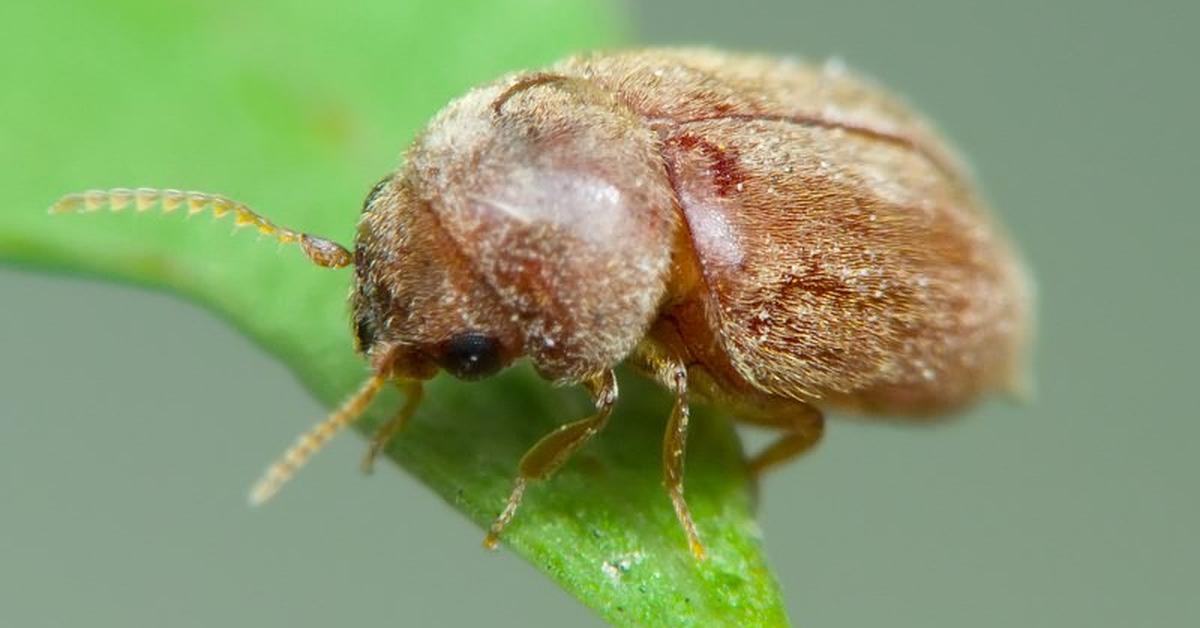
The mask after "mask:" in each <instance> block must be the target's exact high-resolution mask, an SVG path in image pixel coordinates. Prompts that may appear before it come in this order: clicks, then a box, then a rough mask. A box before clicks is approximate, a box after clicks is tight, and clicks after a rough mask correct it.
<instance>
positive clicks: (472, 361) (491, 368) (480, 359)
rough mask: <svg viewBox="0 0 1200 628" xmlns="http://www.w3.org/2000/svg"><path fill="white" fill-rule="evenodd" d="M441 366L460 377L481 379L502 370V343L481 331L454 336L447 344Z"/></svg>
mask: <svg viewBox="0 0 1200 628" xmlns="http://www.w3.org/2000/svg"><path fill="white" fill-rule="evenodd" d="M441 366H442V368H443V369H446V372H448V373H450V374H451V375H453V376H455V377H457V378H459V379H480V378H483V377H487V376H488V375H492V374H494V373H495V372H496V371H499V370H500V343H499V341H497V340H496V339H495V338H493V337H491V336H488V335H487V334H482V333H480V332H475V331H471V332H466V333H462V334H458V335H456V336H453V337H451V338H450V340H448V341H447V342H446V344H445V348H444V351H443V353H442V360H441Z"/></svg>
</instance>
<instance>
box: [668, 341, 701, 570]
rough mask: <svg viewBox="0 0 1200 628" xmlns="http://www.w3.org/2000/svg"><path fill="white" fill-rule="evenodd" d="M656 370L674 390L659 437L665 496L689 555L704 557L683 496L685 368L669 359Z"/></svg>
mask: <svg viewBox="0 0 1200 628" xmlns="http://www.w3.org/2000/svg"><path fill="white" fill-rule="evenodd" d="M658 371H659V377H660V379H663V380H664V381H663V383H664V384H666V385H667V387H668V388H669V389H670V390H671V392H673V393H674V394H675V405H674V407H672V408H671V418H670V419H669V420H668V421H667V431H666V435H665V436H664V437H663V485H664V486H665V487H666V489H667V496H668V497H670V498H671V506H672V507H674V508H675V518H676V519H678V520H679V525H680V526H682V527H683V533H684V535H686V536H687V541H688V547H690V548H691V550H692V555H693V556H695V557H696V558H697V559H699V560H704V556H705V551H704V544H703V543H701V542H700V534H699V533H698V532H696V522H695V521H693V520H692V512H691V510H689V509H688V505H687V500H685V499H684V498H683V466H684V465H683V461H684V458H685V453H686V452H687V430H688V418H689V417H690V412H689V408H688V399H687V389H688V384H687V369H686V368H685V367H684V366H683V364H681V363H671V364H668V365H665V368H659V369H658Z"/></svg>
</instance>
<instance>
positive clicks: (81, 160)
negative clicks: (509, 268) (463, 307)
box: [0, 0, 786, 625]
mask: <svg viewBox="0 0 1200 628" xmlns="http://www.w3.org/2000/svg"><path fill="white" fill-rule="evenodd" d="M447 4H448V3H441V2H432V1H430V2H394V1H384V0H379V1H372V2H355V3H328V4H316V3H291V2H284V1H282V0H280V1H277V2H257V3H240V2H228V3H226V2H210V1H200V0H197V1H193V2H178V3H161V2H157V1H133V0H124V1H117V2H106V3H93V2H91V1H90V0H71V1H64V2H54V3H5V6H4V7H3V8H2V9H0V11H2V12H3V14H2V15H0V21H2V22H3V23H4V24H6V27H7V29H8V31H9V33H11V34H10V35H8V36H6V37H5V38H4V39H3V40H0V70H2V73H0V75H2V76H4V77H5V78H6V80H5V83H6V89H4V90H3V91H2V92H0V110H3V111H4V112H5V115H4V119H3V120H0V146H3V151H2V153H0V182H2V185H0V189H3V190H4V191H5V193H6V194H7V199H6V200H7V203H6V208H5V209H4V210H3V211H2V212H0V260H4V261H6V262H8V263H14V264H18V265H21V266H25V267H28V268H40V269H54V270H60V271H70V272H81V273H87V274H91V275H96V276H103V277H108V278H112V279H118V280H124V281H132V282H137V283H141V284H145V285H148V286H153V287H158V288H162V289H166V290H169V291H171V292H173V293H176V294H179V295H181V296H184V297H186V298H188V299H191V300H193V301H195V302H196V303H198V304H200V305H202V306H204V307H206V308H208V309H210V310H212V311H214V312H216V313H218V314H219V315H221V316H223V317H225V318H226V319H228V320H229V321H230V322H231V323H233V324H234V325H236V326H237V327H238V328H239V329H241V330H242V331H244V332H245V333H247V334H249V335H250V336H251V337H253V338H254V339H256V340H257V341H258V342H259V343H260V344H261V345H262V346H263V347H264V348H266V349H267V350H268V351H270V352H272V353H273V354H275V355H276V356H278V357H279V358H280V359H281V360H283V361H284V362H286V363H287V364H288V365H289V366H290V367H291V368H292V369H293V370H294V371H295V373H296V374H297V375H298V376H299V378H300V379H301V380H302V381H303V383H304V384H305V385H306V386H307V387H308V388H309V389H310V390H311V391H312V392H313V394H314V395H316V396H317V397H318V398H319V399H321V400H322V401H323V402H325V403H326V404H329V405H333V404H335V403H337V402H338V401H340V400H341V399H342V398H343V396H344V395H346V394H347V393H348V392H349V391H351V390H353V389H354V388H355V387H356V386H357V385H358V384H359V383H360V381H361V380H362V379H363V378H364V376H365V374H366V369H365V366H364V364H363V362H362V360H361V359H360V358H359V357H358V356H356V355H355V354H354V352H353V350H352V347H351V336H350V332H349V326H348V323H347V311H346V304H345V295H346V292H347V289H348V287H349V284H350V279H351V276H350V272H349V271H348V270H338V271H330V270H323V269H319V268H316V267H314V266H312V265H311V264H309V263H308V262H307V261H306V260H305V259H304V258H303V256H302V255H301V254H300V253H299V251H298V250H295V247H288V248H285V249H283V250H277V249H278V247H276V246H275V245H273V244H270V243H256V242H255V238H254V237H253V236H251V235H249V234H245V233H243V234H240V235H237V236H234V237H231V236H230V235H229V231H230V226H229V224H221V223H218V224H211V221H210V220H209V219H208V218H207V216H204V217H198V218H195V219H192V220H190V221H188V220H185V219H183V218H181V217H180V216H178V215H173V216H169V217H166V218H152V217H149V216H137V215H134V214H133V213H132V212H126V213H120V214H116V213H113V214H109V213H107V212H106V213H102V214H95V215H87V216H80V215H65V216H55V217H51V216H48V215H47V214H46V212H45V209H46V207H47V206H48V205H49V204H50V202H51V201H53V199H54V197H56V196H57V195H59V194H62V193H65V192H71V191H78V190H82V189H86V188H90V187H101V188H103V187H115V186H137V185H153V186H170V187H180V188H197V189H203V190H207V191H212V192H221V193H224V194H228V195H230V196H232V197H234V198H237V199H239V200H242V201H244V202H246V203H248V204H250V205H251V206H252V207H255V208H256V209H259V210H260V211H262V212H263V213H264V214H266V215H268V216H270V217H271V218H273V219H274V220H276V221H277V222H279V223H281V224H286V225H289V226H291V227H294V228H297V229H301V230H305V231H309V232H313V233H318V234H321V235H325V236H328V237H332V238H334V239H336V240H339V241H341V242H345V243H349V242H350V241H351V240H352V234H353V231H354V224H355V221H356V219H357V214H358V209H359V206H360V204H361V199H362V197H363V195H364V194H365V193H366V191H367V190H368V189H369V188H370V187H371V185H372V183H373V182H374V181H375V180H377V179H378V178H379V177H380V176H382V175H383V174H385V173H387V172H388V171H390V170H392V169H394V168H395V167H396V165H397V163H396V159H397V157H396V155H398V154H399V152H400V151H401V149H402V147H403V146H404V145H405V144H406V143H407V141H408V139H409V138H411V137H412V135H413V134H414V132H415V131H416V130H418V129H419V128H420V126H421V125H422V124H423V122H424V121H425V120H427V119H429V117H430V116H431V115H432V114H433V113H434V112H435V111H436V110H437V108H439V107H440V106H441V105H443V104H444V103H445V102H447V101H448V100H450V99H451V98H453V97H454V96H455V95H457V94H460V93H462V92H463V91H464V90H465V89H467V88H468V87H469V86H471V85H472V84H475V83H479V82H482V81H485V80H488V79H490V78H493V77H494V76H496V75H497V74H499V73H501V72H503V71H505V70H510V69H515V68H520V67H529V66H534V65H539V64H544V63H547V62H550V61H552V60H553V59H555V58H556V57H558V56H561V55H563V54H565V53H568V52H570V51H572V50H577V49H583V48H588V47H595V46H601V45H605V44H611V43H612V42H613V41H614V40H615V39H616V33H618V32H619V30H620V27H619V19H618V18H617V17H616V16H614V14H613V12H612V9H611V8H610V7H609V6H607V5H605V4H601V3H599V2H594V1H587V0H571V1H561V0H560V1H558V2H554V3H549V2H543V1H537V0H504V1H497V0H471V1H467V2H457V3H454V4H453V9H447V8H446V6H447ZM551 11H553V13H550V12H551ZM18 86H19V89H18V88H17V87H18ZM180 213H182V212H180ZM621 384H622V397H621V403H620V405H619V409H618V412H617V413H616V415H615V416H614V417H613V419H612V420H611V422H610V427H609V428H608V429H607V431H605V432H604V433H603V434H601V435H600V436H599V437H598V438H597V439H596V440H595V441H594V442H593V443H591V444H589V445H588V446H587V447H586V448H585V449H584V450H583V451H581V452H580V453H579V454H578V455H577V456H576V457H575V459H574V460H572V461H571V463H569V464H568V465H567V466H566V467H565V468H564V469H563V470H562V471H561V472H560V473H559V474H558V475H557V476H556V477H555V478H553V479H552V480H550V481H548V482H544V483H541V484H537V485H535V486H534V487H533V488H532V489H531V490H530V491H529V493H528V494H527V497H526V499H525V503H524V505H523V506H522V508H521V510H520V511H519V513H518V515H517V518H516V520H515V521H514V522H513V524H512V525H511V527H510V528H509V529H508V530H507V531H506V534H505V536H504V544H505V546H506V547H508V548H511V550H512V551H515V552H517V553H519V554H521V555H522V556H524V557H525V558H526V559H528V560H529V561H531V562H532V563H534V564H535V565H537V566H538V567H539V568H541V569H542V570H544V571H545V572H546V573H547V574H548V575H549V576H550V577H551V578H554V579H555V580H556V581H558V582H559V583H560V584H561V585H562V586H563V587H564V588H566V589H567V590H568V591H570V592H571V593H573V594H574V595H576V596H578V597H579V598H580V599H581V600H583V601H584V603H586V604H587V605H589V606H591V607H592V608H594V609H596V610H597V611H598V612H599V613H600V614H601V615H603V616H604V617H605V618H606V619H608V620H610V621H612V622H614V623H618V624H643V625H644V624H657V623H663V622H670V623H673V624H703V625H710V624H735V625H761V624H766V625H777V624H783V623H786V618H785V616H784V611H783V605H782V602H781V600H780V597H779V591H778V587H777V585H776V583H775V581H774V579H773V577H772V575H771V573H770V572H769V571H768V569H767V567H766V564H765V562H764V559H763V556H762V542H761V538H760V532H759V530H758V527H757V526H756V524H755V522H754V520H753V517H752V512H751V511H752V503H751V497H750V494H749V491H750V486H749V483H748V481H747V478H746V476H745V474H744V471H743V466H742V453H741V450H740V446H739V443H738V440H737V438H736V435H735V434H734V432H733V430H732V428H731V427H730V425H729V423H728V422H727V421H724V420H717V419H716V418H714V417H713V416H710V415H708V414H706V413H704V412H698V413H696V419H695V421H694V429H693V432H692V440H691V443H690V448H689V454H688V455H689V464H688V471H687V495H688V500H689V502H690V504H691V506H692V509H693V512H694V514H695V517H696V519H697V521H698V523H699V528H700V532H701V534H702V536H703V539H704V540H705V542H706V543H707V545H708V549H709V551H710V557H709V560H707V561H705V562H703V563H700V562H697V561H695V560H694V559H693V558H692V556H691V554H690V553H689V552H688V550H687V547H686V544H685V542H684V538H683V535H682V532H681V531H680V529H679V526H678V525H677V523H676V521H675V517H674V515H673V513H672V510H671V508H670V505H669V502H668V500H667V498H666V495H665V494H664V492H663V490H662V487H661V480H660V477H661V475H660V474H661V466H660V462H659V456H660V448H661V445H660V443H661V437H662V431H663V428H664V425H665V420H666V416H667V414H668V410H669V400H668V399H667V397H666V395H665V394H664V393H662V392H661V391H659V390H657V389H656V388H655V387H654V386H651V385H650V384H648V383H646V382H644V381H641V380H639V379H638V378H636V377H634V376H631V375H630V374H628V373H622V374H621ZM397 401H398V398H397V395H395V394H394V393H389V394H388V395H385V397H384V398H383V399H382V400H381V401H380V402H378V403H377V404H376V406H375V408H374V411H373V412H371V413H370V416H369V417H368V419H367V420H366V421H364V422H363V424H362V425H361V426H360V428H361V430H362V431H364V432H369V431H370V430H371V429H372V428H373V427H374V426H375V425H377V424H378V422H379V421H380V420H381V419H383V418H385V417H387V416H388V414H389V409H390V408H394V407H395V405H396V403H397ZM587 411H588V403H587V400H586V398H585V397H584V396H583V395H582V394H581V393H580V392H579V391H571V390H561V389H553V388H551V387H550V386H549V385H547V384H546V383H545V382H543V381H541V380H539V379H538V378H537V377H536V376H534V375H533V373H532V372H531V370H530V369H528V368H527V367H518V368H515V369H512V370H510V371H509V372H507V373H505V374H503V375H501V376H500V377H497V378H494V379H492V380H490V381H487V382H483V383H477V384H463V383H459V382H455V381H452V380H449V379H447V378H445V377H439V378H438V379H436V380H435V381H434V382H433V383H432V385H431V387H430V389H429V395H428V397H427V401H426V403H425V404H424V406H423V407H422V408H421V411H420V412H419V413H418V415H417V417H416V418H415V419H414V421H413V423H412V424H411V425H410V428H409V429H408V430H407V431H406V432H405V433H404V434H402V435H401V437H400V438H398V439H397V441H396V442H395V444H394V446H393V447H392V448H391V450H390V451H389V452H388V455H389V457H390V458H391V459H392V460H394V461H395V462H396V463H397V464H399V465H401V466H402V467H404V468H405V469H407V470H408V471H410V472H411V473H413V474H415V475H416V476H417V477H419V478H421V480H422V481H423V482H425V483H426V484H427V485H428V486H429V487H430V488H432V489H433V490H434V491H436V492H437V493H438V494H439V495H441V496H442V497H444V498H445V499H446V500H447V501H449V502H450V503H451V504H453V505H454V506H455V507H456V508H458V509H459V510H460V511H462V512H463V513H464V514H466V515H467V516H468V517H470V518H471V519H472V520H473V521H475V522H477V523H479V524H480V525H481V526H486V525H487V524H488V523H489V522H490V521H491V519H492V518H493V517H494V516H495V515H496V513H497V512H498V510H499V509H500V507H501V506H502V505H503V503H504V500H505V497H506V496H507V493H508V491H509V489H510V487H511V482H512V478H513V474H514V472H515V470H516V464H517V461H518V460H519V458H520V456H521V454H522V453H523V452H524V451H525V450H526V449H527V448H528V447H529V446H530V445H532V444H533V443H534V442H535V441H536V440H537V439H538V437H539V436H541V435H542V434H545V433H546V432H548V431H549V430H550V429H552V428H553V427H554V426H556V425H559V424H561V423H563V422H565V421H568V420H571V419H574V418H578V417H580V416H583V415H584V414H586V413H587ZM318 418H319V417H314V420H316V419H318ZM291 436H292V435H291V434H280V438H281V441H280V442H281V443H283V442H285V441H286V440H287V439H288V438H289V437H291ZM264 462H266V461H264ZM298 484H299V485H298V486H292V487H289V488H290V489H291V490H303V482H299V483H298ZM481 538H482V532H481ZM480 553H481V559H482V554H483V553H484V550H482V549H481V550H480Z"/></svg>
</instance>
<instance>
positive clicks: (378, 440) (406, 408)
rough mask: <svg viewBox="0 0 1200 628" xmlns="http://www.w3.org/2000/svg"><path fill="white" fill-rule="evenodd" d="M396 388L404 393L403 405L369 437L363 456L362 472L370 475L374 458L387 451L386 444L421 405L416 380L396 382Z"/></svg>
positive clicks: (420, 388)
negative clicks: (369, 440)
mask: <svg viewBox="0 0 1200 628" xmlns="http://www.w3.org/2000/svg"><path fill="white" fill-rule="evenodd" d="M396 386H397V387H398V388H400V390H401V392H403V393H404V405H403V406H401V407H400V410H399V411H397V412H396V415H395V416H393V417H392V418H391V419H389V420H388V422H387V423H384V424H383V425H381V426H380V427H379V429H377V430H375V433H374V434H372V435H371V443H370V445H368V446H367V453H366V455H365V456H363V460H362V471H363V473H367V474H370V473H371V472H372V471H374V469H375V458H377V457H379V454H381V453H383V450H385V449H387V446H388V443H390V442H392V439H393V438H395V437H396V434H399V433H400V430H402V429H404V426H405V425H407V424H408V420H409V419H410V418H412V415H413V413H414V412H416V411H417V406H418V405H420V404H421V397H422V396H423V393H424V387H423V386H422V385H421V382H420V381H418V380H412V379H406V380H401V381H399V382H396Z"/></svg>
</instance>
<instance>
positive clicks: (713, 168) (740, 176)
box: [670, 133, 746, 197]
mask: <svg viewBox="0 0 1200 628" xmlns="http://www.w3.org/2000/svg"><path fill="white" fill-rule="evenodd" d="M670 141H671V142H673V143H674V144H676V145H677V146H679V148H681V149H683V150H684V151H690V150H692V149H699V150H700V152H702V153H704V156H705V157H706V158H707V159H708V170H709V173H710V174H711V175H712V180H713V183H714V184H715V185H716V186H717V195H718V196H721V197H726V196H729V194H730V193H731V192H732V191H733V190H734V189H736V188H737V186H738V184H740V183H742V182H743V181H745V180H746V173H745V172H744V171H743V170H742V168H741V166H740V165H739V164H738V154H737V151H735V150H732V149H728V148H722V147H720V146H717V145H716V144H713V143H712V142H710V141H708V140H706V139H704V138H703V137H700V136H697V135H694V134H692V133H684V134H683V135H680V136H678V137H675V138H672V139H671V140H670Z"/></svg>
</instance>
